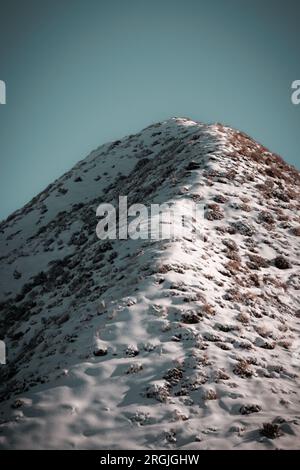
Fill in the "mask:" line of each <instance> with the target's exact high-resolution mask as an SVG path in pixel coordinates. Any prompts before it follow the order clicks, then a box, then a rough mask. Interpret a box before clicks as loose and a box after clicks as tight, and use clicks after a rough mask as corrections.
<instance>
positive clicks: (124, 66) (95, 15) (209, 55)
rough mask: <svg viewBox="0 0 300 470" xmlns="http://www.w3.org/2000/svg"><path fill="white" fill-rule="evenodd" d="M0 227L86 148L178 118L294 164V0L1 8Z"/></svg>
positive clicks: (95, 1) (299, 21) (298, 54)
mask: <svg viewBox="0 0 300 470" xmlns="http://www.w3.org/2000/svg"><path fill="white" fill-rule="evenodd" d="M0 79H2V80H4V81H5V82H6V86H7V104H6V105H1V106H0V159H1V160H0V164H1V172H0V219H2V218H4V217H6V216H7V215H9V213H11V212H12V211H13V210H15V209H17V208H19V207H21V206H22V205H23V204H25V203H26V202H28V201H29V200H30V199H31V198H32V197H33V196H35V195H36V194H37V193H38V192H39V191H41V190H42V189H43V188H44V187H45V186H46V185H47V184H49V183H50V182H52V181H53V180H54V179H55V178H57V177H59V176H60V175H61V174H62V173H63V172H64V171H66V170H68V169H69V168H70V167H71V166H72V165H73V164H75V163H76V162H77V161H78V160H79V159H81V158H83V157H85V156H86V155H87V154H88V153H89V151H91V150H92V149H93V148H96V147H98V146H99V145H100V144H102V143H105V142H106V141H109V140H112V139H116V138H119V137H122V136H124V135H126V134H130V133H134V132H137V131H139V130H141V129H142V128H143V127H145V126H147V125H149V124H150V123H151V122H155V121H160V120H163V119H167V118H169V117H171V116H189V117H191V118H192V119H195V120H199V121H204V122H217V121H218V122H222V123H224V124H227V125H230V126H232V127H235V128H238V129H240V130H243V131H245V132H247V133H248V134H250V135H251V136H252V137H254V138H255V139H257V140H258V141H260V142H261V143H263V144H264V145H266V146H267V147H269V148H270V149H271V150H272V151H274V152H276V153H279V154H280V155H282V156H283V157H284V158H285V160H287V161H288V162H289V163H292V164H294V165H296V166H298V167H299V162H300V158H299V149H300V105H299V106H295V105H292V103H291V99H290V97H291V83H292V82H293V81H294V80H296V79H300V2H299V1H298V0H293V1H292V0H285V1H277V0H264V1H262V0H259V1H258V0H252V1H250V0H249V1H248V2H244V1H241V0H239V1H238V0H226V1H225V0H218V1H217V0H184V1H183V0H180V1H177V0H159V1H157V0H147V1H145V0H107V1H104V0H103V1H102V0H51V1H48V0H40V1H36V0H26V1H21V0H19V1H16V0H0Z"/></svg>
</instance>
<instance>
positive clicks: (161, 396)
mask: <svg viewBox="0 0 300 470" xmlns="http://www.w3.org/2000/svg"><path fill="white" fill-rule="evenodd" d="M146 397H147V398H154V399H155V400H157V401H160V402H161V403H165V402H166V401H167V400H168V398H169V397H170V392H169V387H168V385H167V384H163V385H161V384H157V383H155V384H151V385H149V387H148V388H147V390H146Z"/></svg>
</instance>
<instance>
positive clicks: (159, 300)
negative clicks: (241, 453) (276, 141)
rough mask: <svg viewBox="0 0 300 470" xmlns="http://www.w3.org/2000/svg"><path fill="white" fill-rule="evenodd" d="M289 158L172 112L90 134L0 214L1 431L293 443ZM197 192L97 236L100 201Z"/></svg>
mask: <svg viewBox="0 0 300 470" xmlns="http://www.w3.org/2000/svg"><path fill="white" fill-rule="evenodd" d="M299 179H300V178H299V172H298V171H297V170H295V169H294V168H292V167H290V166H289V165H287V164H286V163H285V162H284V161H283V160H282V159H281V158H280V157H278V156H276V155H274V154H272V153H271V152H269V151H268V150H267V149H266V148H264V147H263V146H261V145H260V144H258V143H256V142H254V141H253V140H252V139H251V138H249V137H248V136H246V135H245V134H243V133H241V132H238V131H235V130H233V129H231V128H228V127H224V126H222V125H219V124H217V125H205V124H201V123H197V122H194V121H191V120H189V119H184V118H173V119H170V120H168V121H165V122H162V123H158V124H154V125H152V126H150V127H148V128H146V129H144V130H143V131H142V132H140V133H139V134H136V135H132V136H129V137H126V138H124V139H121V140H118V141H115V142H113V143H109V144H107V145H104V146H101V147H99V148H98V149H96V150H95V151H93V152H92V153H91V154H90V155H89V156H88V157H87V158H86V159H85V160H83V161H81V162H79V163H78V164H77V165H76V166H75V167H74V168H72V170H71V171H69V172H68V173H66V174H65V175H63V176H62V177H61V178H60V179H58V180H57V181H55V182H54V183H53V184H52V185H50V186H49V187H48V188H46V189H45V191H43V192H42V193H41V194H39V195H38V196H37V197H36V198H34V199H33V200H32V201H31V202H30V203H29V204H27V205H26V206H25V207H24V208H22V209H20V210H19V211H17V212H15V213H14V214H12V215H11V216H10V217H9V218H8V219H7V220H6V221H4V222H2V224H1V225H0V235H1V238H0V256H1V258H0V259H1V266H0V301H1V305H0V307H1V316H0V338H1V339H4V340H5V343H6V347H7V365H1V366H0V380H1V385H0V396H1V405H0V447H1V448H74V449H76V448H84V449H91V448H96V449H97V448H98V449H101V448H102V449H103V448H123V449H124V448H148V449H158V448H170V449H173V448H182V449H193V448H195V449H205V448H212V449H215V448H259V449H260V448H261V449H264V448H296V447H298V445H299V444H298V443H299V437H300V398H299V385H300V381H299V368H300V338H299V332H300V319H299V318H300V310H299V304H298V297H299V235H300V217H299ZM122 195H127V196H128V205H130V204H132V203H143V204H146V205H147V206H149V205H150V204H151V203H164V202H168V203H170V204H172V205H173V206H175V207H176V206H177V207H180V208H181V209H183V210H186V211H187V212H188V211H189V208H190V206H191V204H192V203H195V202H196V203H199V204H201V205H202V206H203V207H204V214H203V217H202V219H201V221H200V223H201V227H200V229H201V236H199V235H198V233H197V230H198V229H199V227H197V226H196V223H199V221H193V220H192V224H194V231H191V233H190V234H183V236H181V237H179V236H177V237H175V239H173V240H158V241H156V240H132V239H128V240H107V241H103V240H99V239H98V238H97V236H96V225H97V222H98V219H97V217H96V209H97V207H98V205H99V204H100V203H103V202H108V203H112V204H114V205H115V206H117V205H118V198H119V196H122Z"/></svg>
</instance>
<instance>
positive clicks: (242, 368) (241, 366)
mask: <svg viewBox="0 0 300 470" xmlns="http://www.w3.org/2000/svg"><path fill="white" fill-rule="evenodd" d="M233 372H234V374H236V375H239V376H240V377H242V378H243V379H249V378H250V377H252V375H253V373H254V372H253V369H252V367H251V366H250V364H249V363H248V362H247V361H246V360H245V359H241V360H240V361H239V362H238V363H237V364H236V366H235V368H234V369H233Z"/></svg>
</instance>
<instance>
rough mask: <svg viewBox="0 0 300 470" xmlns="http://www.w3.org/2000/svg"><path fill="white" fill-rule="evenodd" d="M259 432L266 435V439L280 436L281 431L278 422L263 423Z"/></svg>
mask: <svg viewBox="0 0 300 470" xmlns="http://www.w3.org/2000/svg"><path fill="white" fill-rule="evenodd" d="M260 433H261V435H262V436H264V437H267V438H268V439H276V438H277V437H280V436H282V431H281V429H280V426H279V424H273V423H264V424H263V427H262V429H261V430H260Z"/></svg>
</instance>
